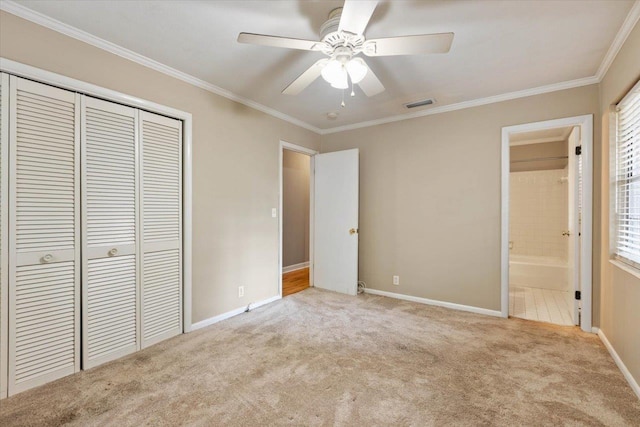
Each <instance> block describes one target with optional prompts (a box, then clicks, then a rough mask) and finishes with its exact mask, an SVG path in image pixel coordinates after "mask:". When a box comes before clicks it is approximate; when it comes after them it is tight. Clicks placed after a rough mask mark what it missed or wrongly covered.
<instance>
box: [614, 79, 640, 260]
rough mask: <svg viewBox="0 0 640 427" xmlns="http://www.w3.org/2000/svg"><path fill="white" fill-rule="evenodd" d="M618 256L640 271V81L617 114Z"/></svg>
mask: <svg viewBox="0 0 640 427" xmlns="http://www.w3.org/2000/svg"><path fill="white" fill-rule="evenodd" d="M615 138H616V146H615V152H616V169H615V177H614V178H615V187H616V190H615V192H616V194H615V225H616V231H615V247H614V248H613V250H614V254H615V257H616V258H617V259H619V260H620V261H623V262H625V263H627V264H631V265H632V266H634V267H636V268H640V82H638V83H637V84H636V85H635V86H634V87H633V89H631V91H630V92H629V93H628V94H627V95H626V96H625V97H624V99H623V100H622V101H620V103H618V105H617V106H616V112H615Z"/></svg>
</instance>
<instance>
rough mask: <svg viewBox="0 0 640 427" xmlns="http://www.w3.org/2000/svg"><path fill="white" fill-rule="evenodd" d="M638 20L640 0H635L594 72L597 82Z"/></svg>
mask: <svg viewBox="0 0 640 427" xmlns="http://www.w3.org/2000/svg"><path fill="white" fill-rule="evenodd" d="M638 20H640V0H636V1H635V3H634V4H633V6H631V10H630V11H629V13H628V14H627V17H626V18H625V20H624V22H623V23H622V26H621V27H620V29H619V30H618V34H616V37H615V38H614V39H613V42H612V43H611V46H609V50H608V51H607V54H606V55H605V56H604V58H603V59H602V63H601V64H600V67H598V71H597V72H596V77H598V82H600V81H602V79H603V78H604V75H605V74H607V71H609V67H610V66H611V64H612V63H613V60H614V59H616V55H618V52H619V51H620V49H621V48H622V45H623V44H624V42H625V41H627V37H629V34H631V31H633V29H634V28H635V26H636V24H637V23H638Z"/></svg>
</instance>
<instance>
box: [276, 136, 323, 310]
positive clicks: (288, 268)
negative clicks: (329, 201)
mask: <svg viewBox="0 0 640 427" xmlns="http://www.w3.org/2000/svg"><path fill="white" fill-rule="evenodd" d="M280 154H281V163H280V166H281V167H280V195H281V197H280V213H281V215H280V230H281V233H280V234H281V236H280V238H281V244H280V248H281V254H280V267H281V275H280V281H279V282H280V290H281V295H282V296H283V297H286V296H288V295H291V294H294V293H297V292H300V291H303V290H305V289H307V288H309V287H310V286H311V285H312V283H313V282H312V273H311V270H312V266H311V263H310V260H311V259H312V253H313V227H312V225H313V222H312V219H313V173H312V170H313V155H315V154H316V152H315V151H313V150H309V149H307V148H304V147H301V146H297V145H294V144H289V143H285V142H282V144H281V153H280Z"/></svg>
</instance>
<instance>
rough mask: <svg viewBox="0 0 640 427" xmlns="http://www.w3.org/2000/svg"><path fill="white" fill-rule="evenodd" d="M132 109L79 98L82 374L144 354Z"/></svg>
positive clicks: (134, 135)
mask: <svg viewBox="0 0 640 427" xmlns="http://www.w3.org/2000/svg"><path fill="white" fill-rule="evenodd" d="M137 117H138V112H137V110H136V109H134V108H130V107H125V106H123V105H120V104H115V103H112V102H107V101H102V100H99V99H95V98H91V97H88V96H83V98H82V161H81V164H82V177H83V181H82V198H83V200H82V214H83V215H82V221H83V224H82V248H83V251H82V290H83V292H82V325H83V328H82V366H83V368H84V369H88V368H91V367H93V366H96V365H99V364H101V363H104V362H107V361H109V360H113V359H116V358H118V357H121V356H124V355H125V354H129V353H132V352H134V351H136V350H137V349H139V348H140V337H139V325H138V323H139V314H138V313H139V309H138V307H139V300H138V297H139V290H138V270H139V268H138V260H139V257H138V255H137V253H138V247H137V242H138V241H139V239H138V225H137V215H136V214H137V212H138V201H137V194H138V192H137V185H136V181H137V160H138V159H137V135H136V133H137Z"/></svg>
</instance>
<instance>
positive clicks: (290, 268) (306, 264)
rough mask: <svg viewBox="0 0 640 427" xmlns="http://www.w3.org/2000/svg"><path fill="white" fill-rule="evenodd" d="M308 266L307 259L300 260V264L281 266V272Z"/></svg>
mask: <svg viewBox="0 0 640 427" xmlns="http://www.w3.org/2000/svg"><path fill="white" fill-rule="evenodd" d="M307 267H309V261H306V262H301V263H300V264H293V265H288V266H286V267H282V272H283V273H290V272H292V271H296V270H302V269H303V268H307Z"/></svg>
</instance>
